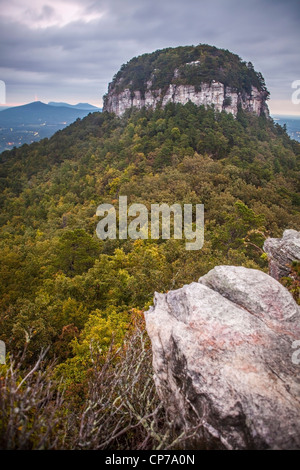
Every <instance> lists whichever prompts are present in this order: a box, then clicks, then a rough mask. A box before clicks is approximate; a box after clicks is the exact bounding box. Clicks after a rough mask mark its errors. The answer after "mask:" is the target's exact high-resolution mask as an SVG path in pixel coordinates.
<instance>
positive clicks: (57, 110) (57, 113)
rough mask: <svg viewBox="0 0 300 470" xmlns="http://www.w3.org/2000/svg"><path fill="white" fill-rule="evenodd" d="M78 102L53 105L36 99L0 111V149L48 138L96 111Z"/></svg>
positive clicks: (0, 150)
mask: <svg viewBox="0 0 300 470" xmlns="http://www.w3.org/2000/svg"><path fill="white" fill-rule="evenodd" d="M79 105H80V103H79ZM79 105H76V106H72V105H66V106H56V105H55V106H53V105H49V104H45V103H42V102H41V101H35V102H33V103H29V104H25V105H23V106H15V107H12V108H8V109H4V110H2V111H0V152H2V151H3V150H6V149H11V148H13V147H19V146H20V145H22V144H25V143H26V144H30V143H32V142H37V141H39V140H40V139H43V138H45V137H51V136H52V135H53V134H54V133H55V132H56V131H58V130H61V129H63V128H64V127H66V126H68V125H69V124H71V123H72V122H74V121H76V119H78V118H80V119H81V118H83V117H85V116H86V115H87V114H89V113H90V112H95V111H98V109H97V108H94V107H92V106H91V105H89V106H90V108H89V109H82V108H79V107H78V106H79Z"/></svg>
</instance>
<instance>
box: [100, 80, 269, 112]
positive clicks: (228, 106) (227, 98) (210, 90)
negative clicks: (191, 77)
mask: <svg viewBox="0 0 300 470" xmlns="http://www.w3.org/2000/svg"><path fill="white" fill-rule="evenodd" d="M150 86H151V83H150V84H149V83H148V87H147V90H146V92H145V93H144V95H142V93H141V92H140V91H139V90H134V91H133V92H132V91H130V89H129V88H126V89H125V90H123V91H121V92H120V93H117V92H115V91H114V89H113V88H112V87H109V90H108V95H107V97H106V99H105V103H104V107H103V110H104V111H108V112H112V113H115V114H116V115H117V116H122V114H124V112H125V111H126V109H130V108H133V107H136V108H138V109H141V108H142V107H144V106H145V107H146V108H156V106H157V105H158V104H161V105H162V106H163V107H164V106H165V105H166V104H167V103H181V104H186V103H187V102H188V101H191V102H192V103H194V104H196V105H197V106H201V105H204V106H205V107H207V106H212V105H214V107H215V109H216V110H217V111H223V110H224V111H226V112H228V113H232V114H233V115H234V116H235V115H236V114H237V112H238V107H239V106H241V107H242V109H244V110H247V111H250V112H253V113H255V114H256V115H257V116H260V115H261V114H264V115H266V116H268V115H269V111H268V106H267V104H266V102H265V93H264V92H259V91H258V89H257V88H255V87H252V88H251V93H249V94H246V93H241V92H237V91H233V90H231V88H229V87H226V86H225V85H224V84H223V83H221V82H215V81H213V82H212V83H211V84H209V83H201V90H200V91H196V89H195V87H194V86H192V85H173V84H170V85H169V87H168V89H167V90H166V91H162V90H161V89H159V90H151V89H150Z"/></svg>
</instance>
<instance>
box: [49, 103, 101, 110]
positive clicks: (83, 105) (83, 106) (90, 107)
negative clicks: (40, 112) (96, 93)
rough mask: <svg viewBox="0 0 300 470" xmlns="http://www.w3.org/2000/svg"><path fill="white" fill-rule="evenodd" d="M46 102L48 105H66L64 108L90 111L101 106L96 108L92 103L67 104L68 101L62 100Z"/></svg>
mask: <svg viewBox="0 0 300 470" xmlns="http://www.w3.org/2000/svg"><path fill="white" fill-rule="evenodd" d="M48 104H49V105H50V106H56V107H66V108H73V109H84V110H90V111H101V110H102V108H97V107H96V106H93V105H92V104H89V103H77V104H69V103H64V102H56V101H49V103H48Z"/></svg>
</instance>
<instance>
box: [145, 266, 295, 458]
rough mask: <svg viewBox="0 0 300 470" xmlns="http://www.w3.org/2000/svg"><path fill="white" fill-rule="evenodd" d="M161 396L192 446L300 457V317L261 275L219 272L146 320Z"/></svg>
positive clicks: (159, 305) (162, 303)
mask: <svg viewBox="0 0 300 470" xmlns="http://www.w3.org/2000/svg"><path fill="white" fill-rule="evenodd" d="M145 319H146V327H147V331H148V334H149V336H150V339H151V342H152V350H153V367H154V379H155V383H156V388H157V391H158V394H159V396H160V398H161V400H162V401H163V402H164V404H165V407H166V409H167V411H168V413H169V416H170V418H171V419H173V421H174V422H175V423H176V425H177V426H178V427H179V428H181V429H187V428H190V427H191V426H198V430H197V432H196V435H195V438H194V440H193V444H192V445H193V446H196V448H214V449H218V448H220V449H299V448H300V374H299V372H300V369H299V367H300V366H299V365H296V364H294V363H293V361H292V355H293V352H294V350H293V343H294V341H297V340H300V311H299V307H298V306H297V304H296V303H295V301H294V300H293V298H292V296H291V295H290V293H289V292H288V291H287V290H286V289H285V288H284V287H283V286H282V285H281V284H280V283H279V282H277V281H276V280H274V279H273V278H272V277H270V276H268V275H267V274H265V273H263V272H261V271H257V270H254V269H247V268H243V267H233V266H219V267H216V268H214V269H213V270H212V271H210V272H209V273H208V274H207V275H205V276H203V277H202V278H200V279H199V282H198V283H192V284H190V285H186V286H184V287H183V288H181V289H178V290H176V291H170V292H168V293H167V294H155V302H154V307H152V308H150V310H149V311H148V312H146V313H145Z"/></svg>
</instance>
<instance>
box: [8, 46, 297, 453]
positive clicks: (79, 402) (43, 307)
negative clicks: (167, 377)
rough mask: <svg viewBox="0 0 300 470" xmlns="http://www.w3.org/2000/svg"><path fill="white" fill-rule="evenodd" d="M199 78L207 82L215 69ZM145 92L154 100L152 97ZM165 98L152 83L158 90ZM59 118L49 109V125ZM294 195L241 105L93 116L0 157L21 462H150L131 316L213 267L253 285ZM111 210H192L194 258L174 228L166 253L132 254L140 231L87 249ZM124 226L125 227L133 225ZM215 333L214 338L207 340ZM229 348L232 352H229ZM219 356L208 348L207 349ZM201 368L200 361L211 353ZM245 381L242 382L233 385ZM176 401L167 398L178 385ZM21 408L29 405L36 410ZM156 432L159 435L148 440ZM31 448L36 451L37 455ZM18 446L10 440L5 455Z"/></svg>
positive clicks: (264, 130) (137, 323) (150, 402)
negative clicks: (198, 240) (139, 458)
mask: <svg viewBox="0 0 300 470" xmlns="http://www.w3.org/2000/svg"><path fill="white" fill-rule="evenodd" d="M220 54H221V57H222V54H223V53H220ZM175 55H176V54H175ZM157 56H160V51H158V52H157ZM216 57H218V55H217V56H216ZM229 57H231V56H229ZM193 59H194V57H193V56H192V57H190V58H189V59H188V60H190V61H192V60H193ZM176 60H177V59H176ZM234 60H236V62H234V63H235V64H236V68H235V67H234V65H232V64H229V65H230V67H229V65H228V66H227V68H226V67H225V65H226V64H224V71H223V72H222V73H223V74H225V78H226V74H228V76H229V77H230V70H229V68H230V69H231V70H232V74H233V78H232V80H233V82H232V83H231V86H232V87H233V84H235V86H236V87H237V88H236V89H237V90H238V89H239V88H238V87H239V86H241V88H240V90H242V91H237V93H241V95H240V96H241V98H242V96H243V87H244V86H246V85H245V83H246V82H247V77H248V76H249V77H250V78H251V77H252V78H251V80H250V82H249V83H248V85H249V87H252V86H257V87H260V86H261V90H260V92H264V90H263V88H262V87H263V85H259V83H258V82H256V81H255V76H256V75H255V73H254V72H253V71H252V68H251V67H250V66H248V65H245V66H243V65H241V64H240V62H239V61H238V60H237V59H234ZM213 63H214V62H213ZM216 63H217V64H218V61H217V62H216ZM176 65H177V64H176ZM156 68H158V64H156ZM226 70H227V71H226ZM127 72H128V71H127ZM127 72H126V73H127ZM149 73H150V72H149ZM210 73H211V74H212V73H213V69H211V72H210ZM214 73H215V74H220V73H221V72H220V70H219V68H218V67H217V69H216V71H215V72H214ZM248 73H249V75H248ZM172 76H173V72H172ZM142 77H143V79H144V78H145V75H144V72H143V75H142ZM119 78H120V76H119ZM208 78H209V76H208ZM208 78H206V80H208ZM225 78H224V80H225ZM125 79H126V81H127V82H128V83H130V82H132V85H134V88H135V89H136V86H139V85H138V84H137V83H136V82H135V80H136V74H135V72H134V73H133V75H132V76H131V78H130V75H129V72H128V76H127V75H126V76H125V75H124V81H125ZM161 79H163V77H161ZM228 80H229V79H228ZM252 80H253V81H252ZM257 80H258V78H257ZM260 82H261V83H262V79H260ZM115 83H116V82H115ZM142 83H143V80H142V81H141V82H140V86H142ZM220 83H221V82H220ZM121 84H122V82H121V83H119V86H120V87H121ZM239 84H240V85H239ZM255 84H256V85H255ZM127 86H130V85H128V84H126V83H124V87H125V89H126V87H127ZM159 86H160V87H161V90H163V84H162V83H161V84H159ZM169 86H170V85H169V84H168V83H167V82H166V89H168V88H169ZM184 86H185V85H184ZM192 86H194V87H195V86H196V85H192ZM228 86H229V85H228ZM155 89H156V85H155ZM257 89H258V90H259V88H257ZM120 93H122V91H120ZM245 93H247V90H246V91H245ZM264 93H265V92H264ZM245 96H246V95H245ZM35 106H40V105H38V104H36V105H35ZM50 107H51V106H50ZM59 109H60V108H55V107H52V111H54V110H59ZM61 109H63V108H61ZM69 111H70V110H69ZM3 112H4V111H3ZM299 180H300V144H299V143H297V142H296V141H294V140H291V139H290V138H289V136H288V134H287V132H286V130H285V129H284V128H282V127H281V126H280V125H278V124H276V123H275V122H274V121H273V120H272V119H270V118H268V117H267V116H266V114H264V113H262V115H259V116H258V115H257V114H256V113H255V112H251V110H250V109H248V108H246V109H243V106H242V105H241V106H238V109H237V113H236V114H235V115H233V113H231V112H226V110H225V109H223V107H222V110H221V109H220V110H218V109H217V108H216V107H215V108H213V107H212V106H204V105H199V106H198V105H197V104H195V103H193V102H191V101H189V102H187V103H186V104H182V103H175V102H174V101H170V102H167V103H166V104H165V105H164V106H156V107H154V106H152V107H149V108H146V107H143V108H142V109H136V108H134V107H131V108H130V109H127V111H126V112H125V113H124V114H123V115H122V116H121V117H119V116H117V115H116V113H114V112H108V111H104V112H102V113H97V112H96V113H90V114H88V115H87V116H86V117H84V118H83V119H82V120H76V121H75V122H73V123H72V124H71V125H69V126H68V127H66V128H64V129H62V130H61V131H59V132H57V133H55V134H54V135H53V136H52V137H51V138H49V139H43V140H41V141H40V142H35V143H33V144H31V145H23V146H22V147H20V148H13V149H12V150H10V151H6V152H3V153H2V154H1V155H0V227H1V230H0V270H1V276H0V279H1V282H0V339H1V340H2V341H4V342H5V344H6V348H7V351H8V353H9V355H10V356H11V357H14V356H15V355H16V354H18V353H20V352H21V353H23V351H24V350H25V352H24V354H21V355H22V357H23V358H24V359H23V360H24V361H25V365H24V366H23V368H22V370H21V371H17V372H16V373H15V376H14V381H13V380H12V381H11V382H9V381H8V380H7V379H6V378H5V377H6V376H4V374H6V373H9V370H13V368H2V369H1V368H0V382H1V377H2V376H3V383H4V384H5V387H2V389H3V394H0V396H1V400H2V401H1V402H0V404H1V403H4V399H5V397H7V396H8V398H7V403H8V405H7V406H8V407H9V406H11V403H14V407H15V408H17V409H21V410H23V411H22V413H21V414H20V413H18V414H16V413H15V417H14V419H18V420H19V421H17V425H16V426H15V432H16V433H17V434H16V435H17V437H18V436H20V439H19V441H20V442H22V443H25V444H26V448H27V449H31V448H35V447H38V448H44V449H46V448H50V447H51V448H63V447H64V446H69V447H70V448H72V447H73V448H74V447H76V446H77V447H76V448H80V449H85V448H97V449H98V450H99V449H100V448H101V449H108V448H111V449H112V448H113V449H117V450H122V449H127V450H129V449H130V450H134V449H136V448H141V446H142V445H143V446H145V448H147V449H149V448H158V447H159V446H161V443H162V442H163V445H164V448H166V447H167V445H169V444H166V445H165V442H167V441H166V439H167V438H166V436H167V435H169V436H173V437H172V439H173V438H174V439H175V437H176V434H174V433H173V431H174V432H175V431H176V430H171V431H170V430H166V429H165V428H164V424H165V423H167V422H170V421H168V419H167V418H166V415H165V414H164V410H163V409H162V408H161V400H160V399H159V398H157V396H156V395H155V385H154V382H153V370H152V366H151V364H152V358H151V346H150V345H149V342H148V339H147V335H146V334H145V331H144V316H143V312H144V311H145V310H148V309H149V306H150V305H151V304H152V302H153V294H154V292H157V293H162V292H167V291H174V290H177V289H180V288H182V287H183V286H184V285H188V284H190V283H192V282H194V281H195V280H197V279H199V278H200V277H201V276H204V275H205V274H207V273H208V272H210V271H211V270H212V269H213V268H214V267H215V266H224V265H226V266H243V267H244V268H250V269H256V270H258V271H263V272H267V271H268V260H267V255H266V253H264V251H263V246H264V242H265V240H266V239H267V238H269V237H272V238H280V237H282V233H283V231H284V230H285V229H287V228H288V229H294V230H299V229H300V192H299ZM120 196H127V202H128V207H131V209H133V206H132V205H133V204H135V203H136V204H139V206H135V210H136V211H140V210H141V206H140V204H143V205H144V209H146V210H147V211H148V214H149V213H150V212H151V210H152V206H153V205H155V204H159V205H161V204H163V203H165V204H167V205H168V206H169V207H170V206H171V205H173V204H178V205H179V207H180V208H184V205H185V204H187V205H192V208H193V209H194V212H193V218H192V221H193V222H197V219H196V215H197V211H196V204H203V205H204V217H205V218H204V222H205V223H204V244H203V247H202V248H201V249H199V250H198V251H189V250H187V249H186V240H185V238H184V236H185V235H186V233H183V234H182V235H183V238H182V239H177V238H176V239H175V238H174V237H173V236H172V235H173V233H172V232H173V230H172V227H173V225H174V219H175V217H174V218H171V219H172V220H171V222H170V226H171V237H170V239H167V238H163V237H162V236H160V238H158V239H157V238H156V237H153V238H152V239H150V238H148V239H146V238H145V234H146V231H142V230H140V233H138V232H139V231H138V230H136V232H134V235H136V237H132V238H131V234H130V233H129V235H128V238H127V239H124V238H123V236H122V237H120V238H119V230H118V228H119V227H118V223H117V227H116V236H114V234H112V236H111V238H109V237H108V238H106V239H99V238H98V237H97V233H96V227H97V224H98V223H99V222H100V216H99V211H98V212H97V208H98V207H99V206H100V205H102V204H109V206H106V207H107V208H108V209H109V212H110V215H111V214H112V216H113V217H112V220H116V222H119V221H120V213H119V201H120ZM111 206H112V207H111ZM155 207H157V206H155ZM177 207H178V206H177ZM111 209H112V210H111ZM114 216H115V218H114ZM122 216H123V217H124V212H123V215H122ZM130 216H131V219H132V216H133V217H134V215H133V212H130ZM148 219H149V234H151V235H152V231H151V230H150V228H151V227H150V222H151V217H149V218H148ZM131 222H132V220H130V225H129V224H128V226H129V228H130V227H132V225H131ZM133 222H136V219H134V220H133ZM133 225H134V224H133ZM136 226H137V229H138V228H139V225H138V223H136ZM194 228H197V225H196V223H195V227H194V226H193V230H194ZM108 235H109V234H108ZM139 237H140V238H139ZM187 238H188V237H187ZM290 269H291V270H292V271H293V277H292V278H288V279H287V278H286V279H281V282H282V283H284V284H285V285H286V286H287V287H288V288H289V290H290V292H291V294H292V295H293V296H294V298H295V299H298V301H299V285H300V284H299V274H300V269H299V265H293V266H291V267H290ZM278 292H279V289H278ZM158 295H160V294H158ZM172 295H173V294H172ZM219 297H220V296H219ZM268 299H269V298H268ZM177 300H178V299H177ZM179 300H180V301H181V299H179ZM225 300H226V299H225V298H224V299H223V302H225ZM208 302H209V301H208ZM228 302H229V301H228V299H227V304H228ZM180 305H181V304H180V302H179V303H178V302H177V306H178V309H179V310H180V309H181V310H182V308H183V309H184V308H185V305H183V304H182V305H181V306H182V308H181V307H180ZM239 305H241V302H240V301H239ZM190 307H191V310H192V307H193V305H192V304H190ZM182 311H183V310H182ZM220 311H221V310H220ZM177 313H178V312H177ZM179 313H180V312H179ZM239 314H240V312H239ZM249 318H250V317H249ZM179 320H180V318H179ZM203 322H204V323H203V324H201V325H200V326H199V323H197V322H196V323H195V324H194V325H193V326H194V327H195V328H196V329H197V328H198V329H199V328H201V329H202V330H203V328H204V330H205V324H207V323H205V319H204V318H203ZM178 323H180V322H178ZM224 324H225V323H224ZM182 325H183V323H182V322H181V323H180V324H179V328H182ZM226 325H227V324H226ZM190 326H192V324H191V325H190ZM217 326H219V325H217ZM229 326H230V325H229ZM202 327H203V328H202ZM226 327H227V326H226ZM202 330H201V331H202ZM157 331H158V332H159V330H157ZM178 331H179V330H178ZM210 331H212V334H213V329H211V330H210ZM218 331H219V333H220V335H221V336H222V335H223V333H224V331H223V330H222V328H219V330H218ZM226 331H227V330H226ZM241 331H242V330H241ZM251 331H252V330H251ZM253 331H254V332H255V331H256V330H253ZM179 333H180V331H179ZM229 333H230V331H229ZM224 334H225V333H224ZM134 335H136V336H135V340H134V339H133V337H134ZM250 336H251V335H250ZM241 338H242V337H241ZM251 338H252V340H253V341H254V343H255V342H256V343H257V342H259V341H260V337H258V336H255V335H254V336H251ZM251 338H250V339H251ZM242 340H243V338H242V339H241V340H240V338H238V341H239V344H240V343H241V344H242V343H243V341H242ZM230 344H231V343H230ZM232 344H233V343H232ZM285 344H286V346H287V343H285ZM173 345H174V347H175V342H174V343H173ZM233 346H235V343H234V345H233ZM220 347H221V348H224V343H222V342H221V341H220ZM47 348H48V349H47ZM119 348H121V349H120V350H119ZM42 349H43V350H44V351H45V350H47V351H48V353H47V357H45V356H43V358H42V361H41V363H42V365H43V370H44V369H46V371H47V375H46V376H44V375H43V374H40V373H37V374H31V375H29V378H32V380H33V381H34V380H37V385H36V386H35V388H30V387H31V384H32V382H30V383H29V385H28V384H27V385H28V386H26V387H25V386H24V387H23V386H22V387H20V388H19V389H18V393H16V392H15V390H16V383H21V379H22V377H26V376H27V370H29V368H30V367H31V369H32V367H33V365H34V364H35V361H36V360H37V359H38V357H39V354H40V351H41V350H42ZM170 351H171V350H166V353H167V354H168V353H169V352H170ZM25 353H26V354H25ZM292 353H293V351H292V348H291V356H292ZM170 354H172V351H171V352H170ZM208 355H210V357H211V358H213V351H211V350H209V351H208ZM244 357H246V358H247V357H248V356H247V355H245V356H244ZM54 358H55V361H52V360H53V359H54ZM181 358H182V356H181V355H180V354H177V356H176V361H177V365H178V367H179V365H180V367H181V368H184V366H185V363H184V361H183V362H182V361H181ZM248 362H249V361H248ZM50 364H52V366H51V365H50ZM268 364H269V363H268ZM51 367H54V371H53V369H51ZM289 367H292V363H291V364H290V365H289ZM25 369H26V371H25ZM34 370H35V369H34ZM251 370H252V369H251ZM52 371H53V372H52ZM176 371H177V372H178V370H177V369H176V370H175V373H177V372H176ZM275 371H276V368H275ZM171 372H172V373H173V372H174V369H172V371H171ZM246 373H247V374H248V373H250V374H252V372H251V371H250V372H249V371H248V369H247V370H246ZM1 374H2V375H1ZM52 377H53V378H54V379H55V381H54V382H53V386H52V385H51V384H52V382H51V378H52ZM237 377H238V375H237ZM281 382H282V381H281ZM10 383H11V384H12V385H11V387H12V392H11V394H9V384H10ZM55 384H58V385H55ZM50 385H51V387H50ZM62 386H63V389H64V390H65V394H64V396H63V397H62V398H60V397H61V395H60V394H59V393H56V392H57V391H58V392H59V391H60V390H61V389H62ZM177 386H178V389H179V388H180V389H182V384H181V383H180V381H178V383H177ZM33 387H34V384H33ZM33 389H34V390H38V391H41V393H42V391H43V390H44V391H45V399H43V400H42V399H41V396H40V395H39V394H35V393H34V394H32V390H33ZM28 390H29V391H30V392H28ZM50 390H53V395H50V398H49V393H50ZM28 393H29V395H30V400H29V401H28V396H29V395H28ZM22 394H27V395H25V397H26V400H27V401H26V407H24V406H23V407H22V406H21V405H20V402H21V404H22V403H23V402H22V397H23V396H24V395H22ZM32 396H34V397H35V396H37V398H38V401H37V403H36V402H33V401H32V399H31V398H32ZM2 397H4V398H3V399H2ZM52 397H53V398H52ZM57 397H59V399H57ZM192 399H193V397H192ZM194 401H195V400H194ZM28 403H29V404H28ZM40 403H44V405H45V407H46V410H47V413H46V412H45V414H44V415H43V416H44V418H43V420H42V421H41V416H40V413H39V414H37V413H36V410H37V409H40V408H39V407H40ZM197 403H198V402H197ZM199 403H200V402H199ZM55 404H58V405H57V406H59V410H58V411H57V413H56V412H54V411H55V410H54V409H53V406H55ZM1 406H2V405H1ZM47 406H48V408H47ZM3 407H4V405H3ZM27 407H28V408H27ZM42 408H43V407H42ZM27 409H28V411H27ZM43 409H44V408H43ZM189 410H190V408H189ZM42 411H43V410H42ZM235 411H236V410H234V414H235V419H236V420H237V421H239V425H240V426H241V427H242V429H244V428H245V426H244V425H243V420H242V421H241V420H239V419H238V418H239V416H238V413H239V411H238V412H237V413H236V412H235ZM2 414H3V416H4V419H1V420H0V447H1V448H3V447H5V445H8V446H9V445H10V446H11V442H12V441H11V439H10V440H9V443H8V444H7V438H6V436H7V435H9V434H8V432H7V427H8V426H11V424H10V423H11V419H10V417H11V414H4V413H2ZM214 416H216V417H218V414H215V415H214ZM278 419H279V418H278ZM155 420H156V421H155ZM217 421H218V420H217V418H216V423H213V425H214V429H215V430H217V428H218V422H217ZM225 421H226V420H225ZM225 421H224V420H223V421H222V423H219V424H220V426H224V422H225ZM95 422H96V423H97V426H96V427H95V426H94V423H95ZM197 422H199V420H198V421H197ZM6 423H7V425H6ZM38 423H41V424H40V428H39V427H36V426H38V425H39V424H38ZM98 423H99V425H98ZM230 423H231V421H230V422H229V427H230V426H231V424H230ZM225 424H226V423H225ZM226 425H227V424H226ZM34 426H35V427H34ZM20 429H21V430H20ZM32 429H34V433H32ZM149 429H150V430H151V435H150V434H147V433H148V432H149V431H147V430H149ZM162 429H165V431H166V434H163V435H162V434H161V433H162V432H163V431H162ZM39 430H40V431H39ZM70 430H71V431H70ZM38 431H39V432H38ZM18 433H21V434H18ZM53 434H54V435H53ZM213 434H214V435H217V434H215V431H214V433H213ZM39 436H42V437H43V436H45V439H44V440H42V441H41V443H40V444H39V442H40V441H39ZM174 436H175V437H174ZM190 436H192V434H190ZM1 439H2V441H1ZM26 439H27V440H26ZM19 441H18V440H17V438H15V441H14V442H19ZM168 442H169V441H168ZM173 442H175V445H176V448H177V447H179V446H184V443H183V442H182V441H178V440H177V441H176V440H175V441H173ZM178 443H179V444H178ZM25 444H22V445H24V446H25ZM39 446H40V447H39ZM93 446H94V447H93ZM193 448H194V447H193Z"/></svg>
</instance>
